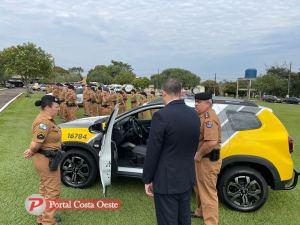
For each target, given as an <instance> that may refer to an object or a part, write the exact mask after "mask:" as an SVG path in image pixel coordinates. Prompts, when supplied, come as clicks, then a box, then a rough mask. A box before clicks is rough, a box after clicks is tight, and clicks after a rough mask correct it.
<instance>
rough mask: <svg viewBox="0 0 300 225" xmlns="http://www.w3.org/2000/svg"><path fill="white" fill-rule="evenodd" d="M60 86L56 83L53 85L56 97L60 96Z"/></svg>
mask: <svg viewBox="0 0 300 225" xmlns="http://www.w3.org/2000/svg"><path fill="white" fill-rule="evenodd" d="M59 92H60V90H59V88H58V85H54V87H53V91H52V95H53V96H54V97H55V98H58V95H59Z"/></svg>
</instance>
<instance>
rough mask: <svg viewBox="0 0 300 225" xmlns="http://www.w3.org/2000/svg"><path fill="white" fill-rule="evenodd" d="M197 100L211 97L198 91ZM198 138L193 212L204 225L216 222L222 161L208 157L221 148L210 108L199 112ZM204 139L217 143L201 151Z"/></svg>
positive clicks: (216, 118)
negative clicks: (207, 150) (194, 206)
mask: <svg viewBox="0 0 300 225" xmlns="http://www.w3.org/2000/svg"><path fill="white" fill-rule="evenodd" d="M195 99H196V100H197V99H198V100H208V99H211V95H207V94H206V93H199V94H196V95H195ZM200 121H201V125H200V140H199V145H198V150H197V151H198V152H199V153H200V154H199V156H200V161H198V160H195V169H196V186H195V188H194V190H195V193H196V202H197V208H196V210H195V212H194V215H195V216H196V217H203V220H204V225H217V224H218V194H217V188H216V185H217V179H218V174H219V172H220V168H221V164H222V161H221V159H218V160H216V161H211V159H210V158H209V157H210V156H209V155H210V154H211V153H212V150H213V149H220V148H221V145H220V144H221V124H220V121H219V119H218V116H217V114H216V113H215V111H214V110H213V109H212V108H209V109H208V111H207V112H205V113H203V114H200ZM205 141H217V143H218V144H217V145H216V146H215V147H214V148H213V149H211V150H209V152H206V153H203V152H201V146H202V145H203V144H204V143H205Z"/></svg>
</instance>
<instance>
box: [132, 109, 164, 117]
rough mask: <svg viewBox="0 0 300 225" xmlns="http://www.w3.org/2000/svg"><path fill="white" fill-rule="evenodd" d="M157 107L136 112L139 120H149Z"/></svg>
mask: <svg viewBox="0 0 300 225" xmlns="http://www.w3.org/2000/svg"><path fill="white" fill-rule="evenodd" d="M157 110H159V109H148V110H145V111H142V112H139V113H138V114H137V118H138V119H139V120H151V119H152V116H153V114H154V113H155V112H156V111H157Z"/></svg>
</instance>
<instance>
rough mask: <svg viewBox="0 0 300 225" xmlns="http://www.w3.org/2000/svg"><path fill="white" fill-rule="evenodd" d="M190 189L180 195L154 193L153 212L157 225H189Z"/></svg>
mask: <svg viewBox="0 0 300 225" xmlns="http://www.w3.org/2000/svg"><path fill="white" fill-rule="evenodd" d="M191 193H192V188H191V189H190V190H188V191H186V192H184V193H180V194H157V193H154V203H155V211H156V218H157V224H158V225H190V224H191V214H190V213H191V210H190V200H191Z"/></svg>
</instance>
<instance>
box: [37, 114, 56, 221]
mask: <svg viewBox="0 0 300 225" xmlns="http://www.w3.org/2000/svg"><path fill="white" fill-rule="evenodd" d="M32 136H33V138H32V141H33V142H37V143H40V144H41V147H40V149H39V150H54V151H59V150H60V149H61V131H60V129H59V127H58V126H57V125H56V124H55V122H54V120H53V119H52V118H51V117H48V116H47V115H46V114H45V113H44V112H43V111H42V112H40V114H39V115H38V116H37V117H36V119H35V120H34V122H33V124H32ZM33 163H34V166H35V169H36V171H37V172H38V174H39V176H40V184H39V194H40V195H41V196H43V197H45V198H48V199H57V198H59V196H60V186H61V180H60V169H59V167H58V169H57V170H56V171H50V170H49V167H48V165H49V158H47V157H46V156H44V155H42V154H40V153H39V152H37V153H36V154H34V155H33ZM54 214H55V210H46V211H45V212H44V213H43V214H42V215H40V216H38V217H37V222H38V223H41V224H43V225H50V224H51V225H53V224H57V223H56V221H55V219H54Z"/></svg>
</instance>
